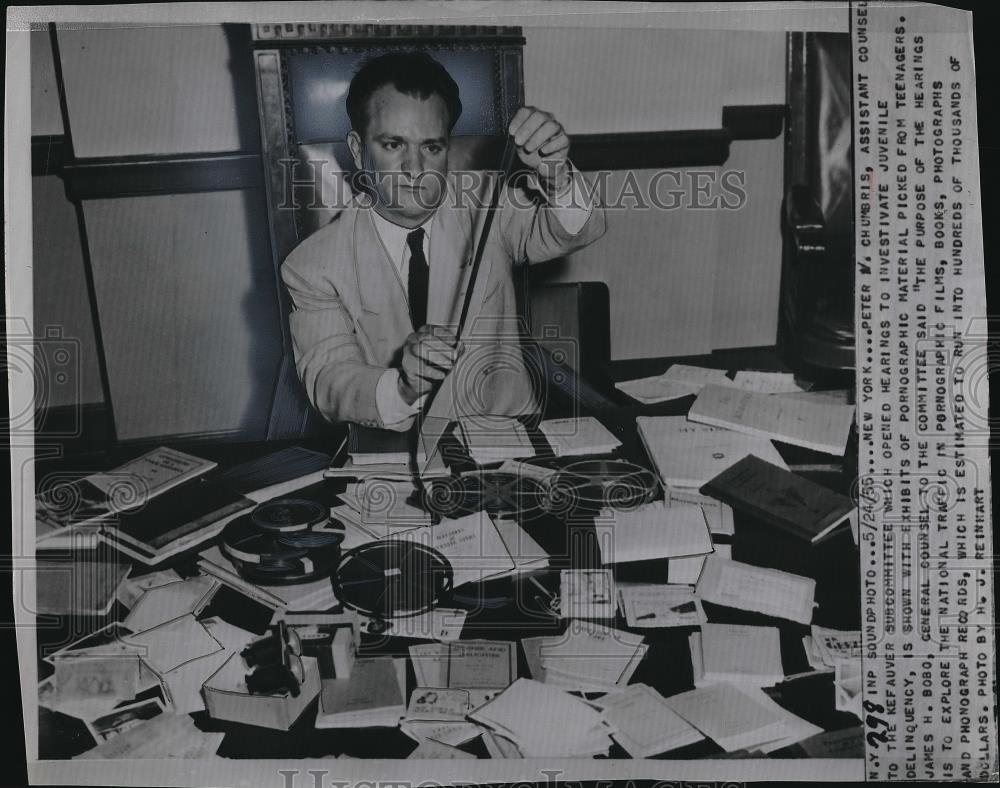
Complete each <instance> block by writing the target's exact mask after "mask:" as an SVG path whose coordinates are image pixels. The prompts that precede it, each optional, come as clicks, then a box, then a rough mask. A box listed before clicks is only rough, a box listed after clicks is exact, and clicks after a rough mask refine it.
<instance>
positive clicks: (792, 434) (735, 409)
mask: <svg viewBox="0 0 1000 788" xmlns="http://www.w3.org/2000/svg"><path fill="white" fill-rule="evenodd" d="M688 418H689V419H690V420H691V421H697V422H701V423H702V424H711V425H713V426H717V427H726V428H728V429H732V430H737V431H738V432H745V433H747V434H750V435H757V436H760V437H764V438H773V439H774V440H779V441H783V442H785V443H792V444H794V445H796V446H804V447H805V448H807V449H813V450H815V451H821V452H826V453H827V454H836V455H838V456H843V454H844V451H845V450H846V448H847V438H848V434H849V433H850V430H851V424H852V422H853V421H854V406H853V405H831V404H827V403H818V402H809V401H804V400H801V399H789V398H786V397H772V396H769V395H767V394H755V393H753V392H751V391H740V390H739V389H734V388H733V387H732V386H706V387H705V388H703V389H702V390H701V392H700V393H699V394H698V399H696V400H695V401H694V404H693V405H692V406H691V410H689V411H688Z"/></svg>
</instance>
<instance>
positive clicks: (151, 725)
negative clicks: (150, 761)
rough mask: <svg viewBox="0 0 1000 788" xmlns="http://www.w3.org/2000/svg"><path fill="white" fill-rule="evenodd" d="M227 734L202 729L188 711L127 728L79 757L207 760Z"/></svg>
mask: <svg viewBox="0 0 1000 788" xmlns="http://www.w3.org/2000/svg"><path fill="white" fill-rule="evenodd" d="M225 736H226V734H225V733H212V732H208V731H203V730H200V729H199V728H198V727H197V726H196V725H195V724H194V721H193V720H192V719H191V717H190V716H188V715H187V714H177V713H174V714H161V715H159V716H156V717H153V718H152V719H150V720H148V721H146V722H143V723H142V725H136V726H135V727H133V728H129V729H128V730H125V731H123V732H122V733H120V734H119V735H118V736H114V737H112V738H110V739H108V740H107V741H105V742H104V743H103V744H100V745H98V746H97V747H94V748H93V749H91V750H87V752H84V753H82V754H80V755H78V756H77V758H80V759H83V760H92V759H112V758H113V759H120V758H127V759H132V760H141V759H146V758H184V759H192V758H194V759H205V758H210V757H212V756H214V755H215V753H216V752H217V751H218V749H219V745H221V744H222V740H223V739H224V738H225Z"/></svg>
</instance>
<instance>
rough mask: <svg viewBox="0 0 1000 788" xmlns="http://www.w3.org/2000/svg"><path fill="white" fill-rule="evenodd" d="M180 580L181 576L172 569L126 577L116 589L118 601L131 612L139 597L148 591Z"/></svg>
mask: <svg viewBox="0 0 1000 788" xmlns="http://www.w3.org/2000/svg"><path fill="white" fill-rule="evenodd" d="M180 579H181V576H180V575H179V574H177V572H176V571H175V570H173V569H167V570H161V571H158V572H150V573H149V574H148V575H140V576H139V577H127V578H125V580H123V581H122V584H121V585H120V586H119V587H118V601H119V602H121V603H122V604H123V605H125V607H127V608H128V609H129V610H131V609H132V608H133V607H135V603H136V602H138V601H139V597H141V596H142V595H143V594H144V593H145V592H146V591H148V590H149V589H151V588H156V586H165V585H167V584H168V583H176V582H178V581H179V580H180Z"/></svg>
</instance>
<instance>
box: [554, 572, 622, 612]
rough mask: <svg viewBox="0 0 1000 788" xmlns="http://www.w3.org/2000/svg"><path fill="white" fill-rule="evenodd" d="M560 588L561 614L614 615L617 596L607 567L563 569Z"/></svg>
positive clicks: (612, 578) (560, 576) (612, 577)
mask: <svg viewBox="0 0 1000 788" xmlns="http://www.w3.org/2000/svg"><path fill="white" fill-rule="evenodd" d="M559 589H560V590H559V615H560V617H561V618H614V615H615V609H616V607H617V603H618V601H617V600H618V598H617V594H616V593H615V580H614V576H613V575H612V573H611V570H610V569H563V570H562V571H561V572H560V573H559Z"/></svg>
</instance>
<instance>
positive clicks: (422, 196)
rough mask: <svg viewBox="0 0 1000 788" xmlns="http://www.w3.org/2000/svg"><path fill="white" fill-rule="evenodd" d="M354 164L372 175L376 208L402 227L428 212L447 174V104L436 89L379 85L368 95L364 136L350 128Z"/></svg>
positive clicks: (421, 219)
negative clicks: (408, 90) (417, 92)
mask: <svg viewBox="0 0 1000 788" xmlns="http://www.w3.org/2000/svg"><path fill="white" fill-rule="evenodd" d="M347 141H348V144H349V146H350V148H351V154H352V155H353V157H354V165H355V166H356V167H357V168H358V169H360V170H364V171H365V172H366V173H368V174H369V176H372V177H374V178H375V185H376V189H377V192H378V197H379V200H378V204H377V206H376V210H377V211H378V212H379V213H381V214H382V215H383V216H385V217H386V218H388V219H390V220H392V221H394V222H396V223H397V224H401V225H403V226H404V227H416V226H417V225H419V224H422V223H423V222H424V221H426V219H427V218H429V217H430V215H431V214H432V213H434V210H435V209H436V208H437V207H438V205H439V204H440V202H441V199H442V197H443V196H444V181H445V176H447V174H448V108H447V107H446V105H445V103H444V99H442V98H441V97H440V96H438V95H436V94H431V95H430V96H429V97H428V98H426V99H422V98H420V97H415V96H408V95H406V94H404V93H400V92H399V91H398V90H396V88H395V87H394V86H392V85H383V86H382V87H381V88H379V89H378V90H376V91H375V92H374V93H373V94H372V96H371V98H370V99H369V100H368V128H367V129H366V130H365V133H364V138H363V139H362V138H361V136H360V135H359V134H358V133H357V132H356V131H352V132H351V133H350V135H348V140H347Z"/></svg>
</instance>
